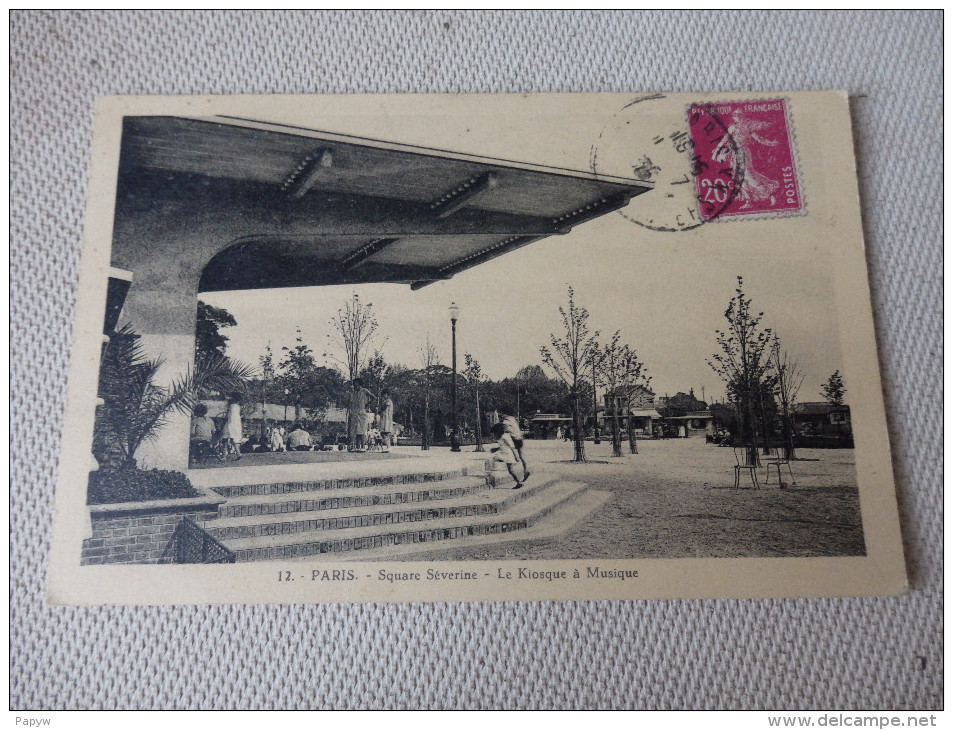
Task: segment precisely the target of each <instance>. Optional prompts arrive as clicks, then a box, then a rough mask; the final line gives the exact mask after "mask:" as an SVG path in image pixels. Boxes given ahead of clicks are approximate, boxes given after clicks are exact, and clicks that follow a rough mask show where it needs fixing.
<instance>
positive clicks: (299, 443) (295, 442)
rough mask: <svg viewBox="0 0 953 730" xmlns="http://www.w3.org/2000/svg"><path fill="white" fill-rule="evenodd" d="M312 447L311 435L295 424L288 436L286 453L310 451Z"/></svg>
mask: <svg viewBox="0 0 953 730" xmlns="http://www.w3.org/2000/svg"><path fill="white" fill-rule="evenodd" d="M312 447H313V443H312V441H311V434H310V433H308V432H307V431H305V430H304V429H303V428H302V427H301V424H300V423H296V424H295V425H294V426H293V427H292V430H291V433H289V434H288V451H311V450H312Z"/></svg>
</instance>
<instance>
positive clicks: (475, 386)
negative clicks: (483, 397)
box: [463, 352, 485, 452]
mask: <svg viewBox="0 0 953 730" xmlns="http://www.w3.org/2000/svg"><path fill="white" fill-rule="evenodd" d="M463 362H464V365H465V367H464V369H463V376H464V377H465V378H466V379H467V384H468V385H469V387H470V389H471V391H472V392H473V400H474V409H475V411H476V449H475V451H479V452H482V451H485V449H484V448H483V416H482V414H481V412H480V386H481V385H482V383H483V368H481V367H480V363H479V362H478V361H477V360H476V358H474V357H473V355H471V354H470V353H469V352H466V353H464V354H463Z"/></svg>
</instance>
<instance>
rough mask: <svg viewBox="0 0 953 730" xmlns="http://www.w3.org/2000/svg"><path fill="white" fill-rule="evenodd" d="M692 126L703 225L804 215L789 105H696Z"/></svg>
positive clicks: (691, 114) (690, 119)
mask: <svg viewBox="0 0 953 730" xmlns="http://www.w3.org/2000/svg"><path fill="white" fill-rule="evenodd" d="M688 126H689V130H690V135H691V145H692V148H693V173H694V176H695V188H696V192H697V195H698V203H699V212H700V214H701V217H702V219H703V220H705V221H710V220H714V219H716V218H731V217H741V216H759V217H765V216H783V215H793V214H797V213H800V212H801V211H802V210H803V207H804V203H803V198H802V195H801V188H800V184H799V182H798V173H797V162H796V159H795V155H794V147H793V142H792V139H791V133H790V124H789V121H788V114H787V102H786V100H784V99H769V100H763V101H738V102H719V103H717V104H693V105H692V106H691V107H690V108H689V111H688Z"/></svg>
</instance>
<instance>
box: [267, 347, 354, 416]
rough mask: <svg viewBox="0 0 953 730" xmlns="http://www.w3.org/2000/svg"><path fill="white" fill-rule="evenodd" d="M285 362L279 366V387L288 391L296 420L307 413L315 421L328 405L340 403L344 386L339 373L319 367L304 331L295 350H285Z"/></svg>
mask: <svg viewBox="0 0 953 730" xmlns="http://www.w3.org/2000/svg"><path fill="white" fill-rule="evenodd" d="M281 350H282V352H284V353H285V355H284V358H283V359H282V361H281V362H280V363H279V364H278V369H279V372H280V377H279V378H278V379H277V385H278V387H279V389H280V390H287V391H288V397H289V398H290V399H291V402H292V404H293V405H294V407H295V420H300V419H301V417H302V409H307V410H308V411H309V412H310V414H311V416H312V417H318V416H319V414H321V413H323V411H324V410H325V408H326V407H327V405H328V403H333V402H336V401H338V400H339V399H340V398H341V396H342V393H343V391H344V382H343V379H342V377H341V374H340V373H339V372H338V371H337V370H332V369H331V368H326V367H324V366H319V365H318V364H317V362H316V361H315V358H314V351H313V350H312V349H311V348H310V347H309V346H308V345H307V344H305V342H304V339H303V338H302V336H301V330H300V329H299V330H298V336H297V337H296V338H295V345H294V347H282V348H281Z"/></svg>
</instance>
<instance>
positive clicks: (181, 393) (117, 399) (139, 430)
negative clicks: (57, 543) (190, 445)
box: [93, 325, 253, 469]
mask: <svg viewBox="0 0 953 730" xmlns="http://www.w3.org/2000/svg"><path fill="white" fill-rule="evenodd" d="M162 365H163V360H162V358H151V359H150V358H147V357H146V356H145V353H144V352H143V349H142V344H141V343H140V341H139V335H138V334H136V333H135V331H134V330H133V329H132V328H131V327H130V326H129V325H126V326H124V327H122V328H121V329H120V330H118V331H117V332H115V333H114V334H113V335H112V337H111V338H110V340H109V344H108V345H106V348H105V351H104V352H103V357H102V363H101V365H100V369H99V396H100V398H102V399H103V401H104V404H103V405H102V406H100V407H99V409H97V414H96V425H95V429H94V433H93V455H94V456H95V457H96V459H97V461H99V463H100V465H101V466H102V467H104V468H122V469H135V468H136V452H137V451H138V450H139V448H140V447H141V446H142V444H144V443H145V442H147V441H152V440H154V439H155V438H156V436H157V435H158V433H159V431H160V430H161V429H162V428H163V427H164V426H165V425H166V424H167V423H168V421H169V417H170V416H171V415H172V414H173V413H175V412H178V413H184V414H189V413H191V411H192V409H193V408H194V407H195V405H196V403H198V400H199V394H200V392H201V391H203V390H206V389H208V390H220V391H233V390H238V391H241V390H244V384H245V379H246V378H249V377H251V375H252V374H253V371H252V368H251V367H249V366H248V365H244V364H242V363H238V362H234V361H232V360H230V359H229V358H227V357H224V356H222V355H218V354H215V355H206V356H203V357H199V358H198V359H197V361H196V363H195V365H194V367H193V368H191V369H190V370H189V371H188V372H187V373H185V374H184V375H180V376H179V377H178V378H176V379H175V380H174V381H173V382H172V384H171V385H170V386H169V387H168V388H163V387H161V386H159V385H156V384H155V382H154V381H155V376H156V373H157V372H158V371H159V368H160V367H162Z"/></svg>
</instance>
